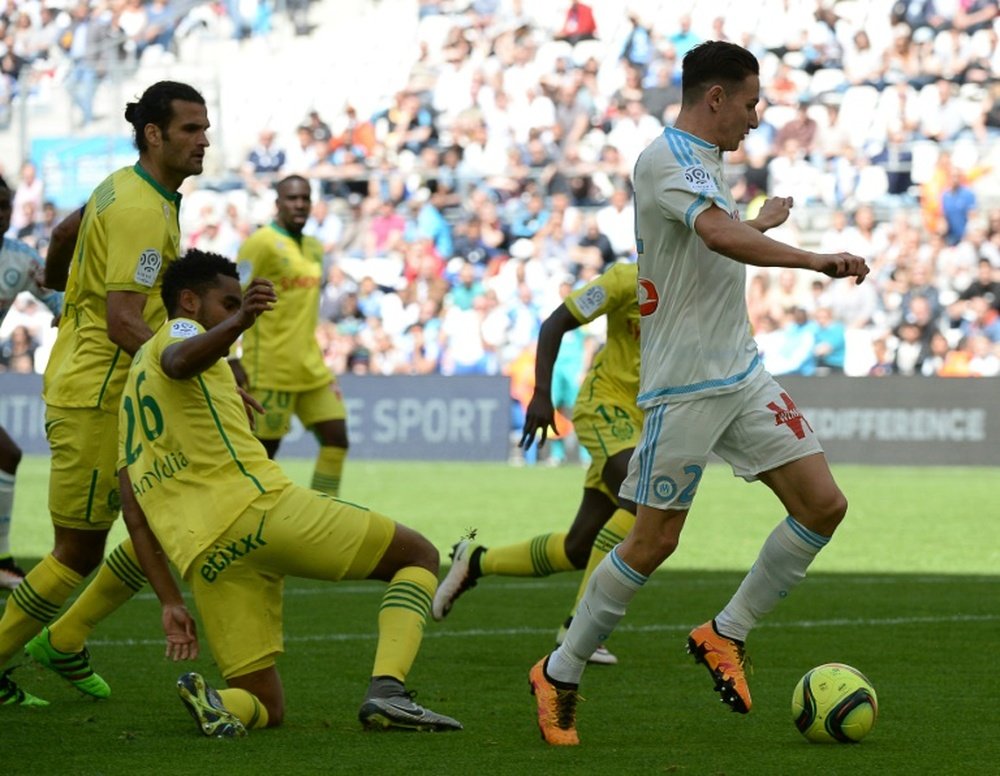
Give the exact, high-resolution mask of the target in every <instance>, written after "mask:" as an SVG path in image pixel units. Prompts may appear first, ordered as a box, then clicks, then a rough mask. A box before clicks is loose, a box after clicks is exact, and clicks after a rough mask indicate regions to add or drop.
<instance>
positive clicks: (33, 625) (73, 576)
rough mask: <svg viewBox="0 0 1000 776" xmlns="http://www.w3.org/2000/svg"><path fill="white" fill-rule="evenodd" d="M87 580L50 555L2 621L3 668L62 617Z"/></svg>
mask: <svg viewBox="0 0 1000 776" xmlns="http://www.w3.org/2000/svg"><path fill="white" fill-rule="evenodd" d="M81 582H83V577H81V576H80V575H79V574H77V573H76V572H75V571H73V569H71V568H69V567H68V566H64V565H63V564H62V563H60V562H59V561H58V560H56V559H55V557H54V556H52V555H51V554H50V555H46V556H45V557H44V558H42V560H41V562H40V563H39V564H38V565H37V566H35V567H34V568H33V569H32V570H31V571H29V572H28V576H26V577H25V578H24V580H23V581H22V582H21V584H20V585H18V586H17V588H16V589H15V590H14V592H13V593H11V594H10V597H9V598H8V599H7V606H6V607H5V608H4V610H3V617H2V618H0V666H2V665H4V664H5V663H6V662H7V661H8V660H10V659H11V658H12V657H14V655H16V654H17V653H18V651H20V649H21V647H23V646H24V645H25V644H27V643H28V642H29V641H31V639H32V638H34V637H35V636H36V635H38V634H39V633H41V630H42V628H43V627H45V626H46V625H48V624H49V622H51V621H52V618H53V617H55V616H56V615H57V614H59V610H60V609H61V608H62V605H63V604H64V603H66V599H67V598H69V597H70V594H71V593H72V592H73V591H74V590H76V589H77V588H78V587H79V586H80V583H81Z"/></svg>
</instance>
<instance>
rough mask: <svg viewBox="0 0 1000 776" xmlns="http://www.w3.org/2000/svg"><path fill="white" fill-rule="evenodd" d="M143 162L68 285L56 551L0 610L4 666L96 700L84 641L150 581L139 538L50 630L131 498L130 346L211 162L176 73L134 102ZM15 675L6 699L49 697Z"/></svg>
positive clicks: (56, 438) (101, 220)
mask: <svg viewBox="0 0 1000 776" xmlns="http://www.w3.org/2000/svg"><path fill="white" fill-rule="evenodd" d="M125 119H126V121H128V122H129V124H131V125H132V128H133V130H134V133H135V143H136V147H137V148H138V150H139V161H138V162H137V163H136V164H135V165H134V166H131V167H124V168H122V169H120V170H118V171H116V172H114V173H112V174H111V175H110V176H108V177H107V178H106V179H105V180H104V181H103V182H102V183H101V184H100V185H99V186H98V187H97V188H96V189H95V190H94V193H93V194H92V195H91V197H90V199H89V200H88V202H87V204H86V207H85V210H84V215H83V219H82V222H81V225H80V232H79V237H78V239H77V241H76V246H75V249H74V256H73V260H72V263H71V267H70V274H69V278H68V280H67V284H66V295H65V303H64V308H63V315H62V318H61V320H60V323H59V332H58V336H57V338H56V342H55V345H54V346H53V349H52V355H51V357H50V359H49V363H48V368H47V369H46V372H45V378H44V383H43V386H44V388H43V398H44V399H45V404H46V418H45V431H46V436H47V437H48V441H49V446H50V448H51V472H50V477H49V510H50V512H51V516H52V522H53V525H54V527H55V546H54V548H53V550H52V552H51V553H50V554H49V555H47V556H46V557H45V558H43V559H42V561H41V562H40V563H39V564H38V565H37V566H35V567H34V568H33V569H32V570H31V571H30V572H29V573H28V575H27V576H26V577H25V579H24V582H22V583H21V585H19V586H18V589H17V590H15V592H14V594H12V595H11V597H10V599H9V602H8V604H7V607H6V609H5V610H4V613H3V618H2V619H0V666H2V665H4V664H5V663H6V662H7V661H9V660H10V659H11V658H12V657H13V656H14V655H15V654H16V653H17V652H18V651H20V649H21V647H25V649H26V651H27V652H28V653H29V654H30V655H31V656H32V657H33V658H35V659H36V660H37V661H39V662H41V663H42V664H43V665H45V666H47V667H49V668H51V669H52V670H54V671H56V672H57V673H59V674H60V675H61V676H62V677H64V678H66V679H68V680H69V681H70V682H72V683H73V685H74V686H75V687H76V688H77V689H79V690H81V691H82V692H84V693H87V694H89V695H92V696H94V697H97V698H106V697H107V696H108V695H109V694H110V688H109V687H108V685H107V683H106V682H105V681H104V680H103V679H102V678H101V677H100V676H98V675H97V674H95V673H94V672H93V670H92V668H91V666H90V659H89V655H88V653H87V651H86V649H85V648H84V644H85V641H86V637H87V635H88V633H89V632H90V630H91V629H92V628H93V626H94V625H95V624H96V623H97V622H100V621H101V620H102V619H103V618H104V617H106V616H107V615H108V614H110V613H111V612H113V611H114V610H115V609H117V608H118V607H119V606H120V605H121V604H122V603H124V602H125V601H127V600H128V599H129V598H130V597H131V596H132V595H133V594H134V593H135V591H136V590H138V589H139V588H140V587H141V586H142V585H143V584H144V582H145V579H144V577H143V575H142V571H141V569H140V568H139V564H138V562H137V560H136V558H135V554H134V552H133V550H132V545H131V542H129V541H128V540H126V541H125V542H123V543H122V544H121V545H119V546H118V547H117V548H115V549H114V550H113V551H112V552H111V553H110V554H109V556H108V560H107V562H106V563H105V564H103V565H101V568H100V570H99V571H98V573H97V575H96V576H95V578H94V580H93V581H92V582H91V584H90V585H89V586H88V587H87V589H86V590H84V592H83V593H82V594H81V595H80V596H79V597H78V598H77V599H76V601H75V602H74V604H73V606H71V607H70V608H69V609H68V610H67V611H66V613H65V614H64V615H63V616H62V617H61V618H60V619H59V620H58V621H57V622H53V623H52V624H51V626H49V623H50V622H51V621H52V620H53V619H54V618H55V616H56V615H57V614H58V613H59V610H60V609H61V608H62V605H63V604H64V603H65V602H66V600H67V599H68V598H69V596H70V595H71V594H72V593H73V592H74V591H75V590H76V588H77V587H79V585H80V583H81V582H82V581H83V579H84V578H85V577H86V576H87V575H88V574H90V573H91V572H92V571H93V570H94V569H95V568H97V566H98V565H99V564H101V559H102V558H103V556H104V545H105V540H106V538H107V534H108V530H109V529H110V528H111V525H112V523H113V522H114V520H115V519H116V517H117V515H118V511H119V506H120V498H119V493H118V479H117V466H116V464H117V460H116V458H117V450H116V446H117V438H118V405H119V403H120V401H121V390H122V385H123V384H124V382H125V376H126V374H127V373H128V365H129V362H130V361H131V358H132V354H133V353H135V351H136V350H137V349H138V348H139V346H140V345H141V344H142V343H143V342H145V341H146V339H148V338H149V337H150V336H151V335H152V332H153V329H155V328H158V327H159V326H160V324H162V323H163V321H164V320H165V319H166V312H165V311H164V309H163V303H162V301H161V300H160V295H159V290H160V282H161V277H162V272H163V270H164V269H165V268H166V267H167V266H169V265H170V264H171V263H172V262H173V261H174V260H175V259H176V258H177V256H178V249H179V246H180V227H179V224H178V206H179V204H180V198H181V197H180V194H179V193H178V189H179V187H180V185H181V183H183V181H184V180H185V179H186V178H187V177H188V176H189V175H198V174H200V173H201V171H202V165H203V163H204V158H205V150H206V148H207V147H208V137H207V132H208V128H209V122H208V114H207V112H206V108H205V100H204V98H203V97H202V96H201V94H199V93H198V91H197V90H196V89H194V88H193V87H191V86H189V85H187V84H183V83H178V82H174V81H161V82H159V83H156V84H153V85H152V86H150V87H149V88H148V89H147V90H146V91H145V92H144V93H143V95H142V96H141V97H140V98H139V100H138V101H136V102H132V103H129V104H128V105H127V106H126V109H125ZM38 702H39V701H38V699H37V698H34V696H31V695H28V694H26V693H24V692H23V690H19V689H17V688H16V686H15V685H14V684H13V682H12V680H10V678H9V677H8V678H7V679H6V682H5V684H4V686H3V687H0V703H22V704H23V703H38Z"/></svg>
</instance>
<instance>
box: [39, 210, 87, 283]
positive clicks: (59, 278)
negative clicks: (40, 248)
mask: <svg viewBox="0 0 1000 776" xmlns="http://www.w3.org/2000/svg"><path fill="white" fill-rule="evenodd" d="M82 220H83V208H82V207H81V208H78V209H77V210H74V211H73V212H72V213H70V214H69V215H68V216H66V217H65V218H64V219H63V220H62V221H60V222H59V223H58V224H56V225H55V227H54V228H53V229H52V236H51V237H50V238H49V249H48V251H46V253H45V280H44V281H43V284H44V286H45V287H46V288H51V289H53V290H54V291H65V290H66V280H67V278H69V265H70V262H71V261H72V260H73V249H74V248H75V247H76V238H77V235H78V234H79V233H80V222H81V221H82Z"/></svg>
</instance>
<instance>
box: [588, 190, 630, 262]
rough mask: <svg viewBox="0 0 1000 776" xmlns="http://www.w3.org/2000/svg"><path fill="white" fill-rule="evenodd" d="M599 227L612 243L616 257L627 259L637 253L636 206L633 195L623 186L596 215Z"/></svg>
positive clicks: (615, 191)
mask: <svg viewBox="0 0 1000 776" xmlns="http://www.w3.org/2000/svg"><path fill="white" fill-rule="evenodd" d="M595 217H596V220H597V227H598V229H599V230H600V232H601V234H603V235H605V236H606V237H607V238H608V240H609V241H610V242H611V247H612V248H613V249H614V252H615V256H617V257H618V258H626V257H628V256H631V255H632V254H633V253H634V252H635V205H634V204H633V202H632V193H631V191H630V190H629V189H627V188H625V187H623V186H621V187H618V188H616V189H615V190H614V193H612V195H611V201H610V202H608V204H607V205H605V206H604V207H602V208H600V209H599V210H598V211H597V213H596V216H595Z"/></svg>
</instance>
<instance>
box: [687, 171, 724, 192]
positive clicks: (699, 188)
mask: <svg viewBox="0 0 1000 776" xmlns="http://www.w3.org/2000/svg"><path fill="white" fill-rule="evenodd" d="M684 180H686V181H687V183H688V186H690V187H691V191H696V192H698V193H699V194H711V193H714V192H716V191H718V190H719V188H718V186H716V185H715V181H714V180H713V179H712V176H711V175H710V174H709V172H708V170H706V169H705V168H704V167H702V166H701V165H700V164H693V165H691V166H690V167H685V168H684Z"/></svg>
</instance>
